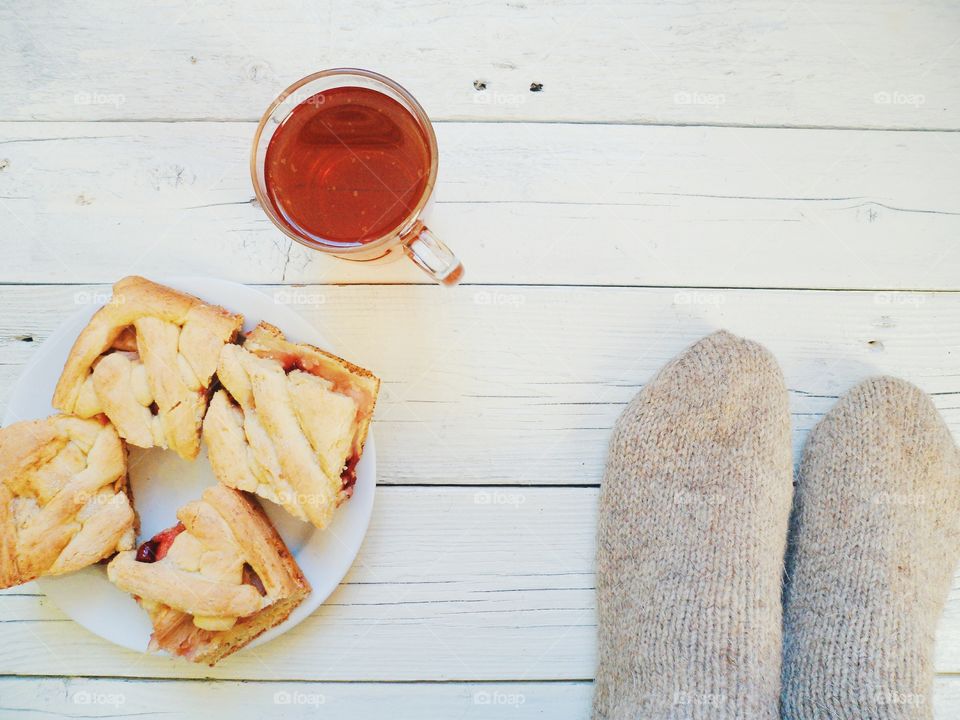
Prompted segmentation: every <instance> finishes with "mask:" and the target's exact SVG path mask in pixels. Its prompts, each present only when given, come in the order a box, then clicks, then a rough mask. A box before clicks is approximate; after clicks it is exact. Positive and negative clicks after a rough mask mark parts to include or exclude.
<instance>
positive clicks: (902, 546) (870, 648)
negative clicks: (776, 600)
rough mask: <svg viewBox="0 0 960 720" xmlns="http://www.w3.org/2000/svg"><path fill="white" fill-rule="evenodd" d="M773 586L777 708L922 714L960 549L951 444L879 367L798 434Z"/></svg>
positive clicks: (906, 387) (959, 473)
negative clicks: (780, 593)
mask: <svg viewBox="0 0 960 720" xmlns="http://www.w3.org/2000/svg"><path fill="white" fill-rule="evenodd" d="M796 492H797V496H796V502H795V507H794V516H793V519H792V521H791V531H790V532H791V534H790V550H789V555H788V561H787V586H786V592H785V595H784V664H783V698H782V717H783V718H785V719H787V720H813V719H814V718H816V719H818V720H819V719H821V718H822V719H823V720H848V719H849V720H894V719H896V720H908V719H909V720H917V719H919V718H930V717H931V713H932V708H931V706H930V692H931V684H932V680H933V666H932V662H933V658H932V651H933V641H934V633H935V631H936V626H937V621H938V619H939V617H940V613H941V610H942V609H943V604H944V602H945V600H946V597H947V592H948V591H949V588H950V582H951V578H952V575H953V570H954V567H955V566H956V562H957V557H958V551H960V457H958V451H957V448H956V445H955V444H954V442H953V439H952V437H951V436H950V432H949V430H948V429H947V427H946V425H944V423H943V420H942V419H941V418H940V415H939V414H938V413H937V411H936V409H935V408H934V406H933V403H931V402H930V399H929V398H928V397H927V396H926V395H925V394H924V393H923V392H921V391H920V390H918V389H917V388H915V387H914V386H912V385H910V384H909V383H906V382H904V381H902V380H896V379H893V378H886V377H878V378H872V379H870V380H867V381H866V382H864V383H862V384H860V385H858V386H857V387H856V388H854V389H853V390H852V391H850V392H849V393H848V394H847V395H845V396H844V397H842V398H841V399H840V400H839V402H837V404H836V406H835V407H834V408H833V410H831V411H830V412H829V413H828V414H827V416H826V417H824V418H823V420H821V421H820V423H819V424H818V425H817V426H816V428H814V430H813V431H812V432H811V433H810V437H809V438H808V440H807V444H806V447H805V448H804V452H803V459H802V462H801V466H800V472H799V475H798V479H797V491H796Z"/></svg>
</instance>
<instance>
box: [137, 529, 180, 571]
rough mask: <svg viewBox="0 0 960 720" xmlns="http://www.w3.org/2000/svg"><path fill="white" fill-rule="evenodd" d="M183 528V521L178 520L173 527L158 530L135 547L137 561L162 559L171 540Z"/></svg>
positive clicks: (168, 548)
mask: <svg viewBox="0 0 960 720" xmlns="http://www.w3.org/2000/svg"><path fill="white" fill-rule="evenodd" d="M185 529H186V528H184V527H183V523H179V522H178V523H177V524H176V525H174V526H173V527H170V528H167V529H166V530H161V531H160V532H158V533H157V534H156V535H154V536H153V537H152V538H150V539H149V540H147V541H146V542H145V543H143V544H142V545H141V546H140V547H139V548H137V562H145V563H152V562H156V561H157V560H163V558H164V556H166V554H167V551H168V550H170V546H171V545H173V541H174V540H176V539H177V535H179V534H180V533H182V532H183V531H184V530H185Z"/></svg>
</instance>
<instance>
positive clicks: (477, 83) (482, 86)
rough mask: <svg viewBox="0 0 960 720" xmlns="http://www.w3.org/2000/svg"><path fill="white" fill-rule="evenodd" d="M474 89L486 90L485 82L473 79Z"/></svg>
mask: <svg viewBox="0 0 960 720" xmlns="http://www.w3.org/2000/svg"><path fill="white" fill-rule="evenodd" d="M473 89H474V90H486V89H487V84H486V83H485V82H484V81H483V80H474V81H473Z"/></svg>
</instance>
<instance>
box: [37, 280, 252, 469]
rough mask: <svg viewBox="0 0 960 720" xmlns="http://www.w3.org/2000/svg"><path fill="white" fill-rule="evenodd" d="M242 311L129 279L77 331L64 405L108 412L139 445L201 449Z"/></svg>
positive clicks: (60, 387)
mask: <svg viewBox="0 0 960 720" xmlns="http://www.w3.org/2000/svg"><path fill="white" fill-rule="evenodd" d="M242 325H243V317H242V316H241V315H234V314H232V313H230V312H228V311H226V310H224V309H223V308H221V307H217V306H214V305H207V304H206V303H204V302H202V301H201V300H198V299H197V298H195V297H193V296H191V295H187V294H185V293H181V292H178V291H176V290H172V289H171V288H168V287H164V286H163V285H158V284H156V283H153V282H150V281H149V280H146V279H144V278H142V277H136V276H131V277H126V278H123V279H122V280H120V281H119V282H118V283H117V284H116V285H114V286H113V297H112V298H111V299H110V302H109V303H107V304H106V305H105V306H104V307H102V308H101V309H100V310H98V311H97V313H96V314H95V315H94V316H93V318H91V320H90V322H89V323H88V324H87V326H86V327H85V328H84V329H83V332H81V333H80V335H79V337H77V340H76V342H75V343H74V345H73V349H72V350H71V351H70V356H69V357H68V358H67V362H66V365H64V368H63V373H62V374H61V376H60V381H59V382H58V383H57V389H56V391H55V392H54V395H53V405H54V407H56V408H57V409H59V410H62V411H64V412H66V413H71V414H74V415H79V416H80V417H85V418H88V417H93V416H94V415H98V414H100V413H103V414H104V415H106V416H107V417H108V418H109V419H110V421H111V422H112V423H113V424H114V425H115V426H116V428H117V432H119V434H120V437H122V438H124V439H125V440H126V441H127V442H129V443H130V444H131V445H136V446H137V447H143V448H149V447H162V448H170V449H172V450H175V451H176V452H177V454H178V455H180V456H181V457H183V458H185V459H187V460H191V459H193V458H195V457H196V456H197V453H198V452H199V451H200V428H201V424H202V422H203V415H204V413H205V412H206V409H207V401H208V399H209V390H210V385H211V383H212V378H213V374H214V372H215V371H216V369H217V360H218V358H219V357H220V349H221V348H222V347H223V346H224V344H226V343H230V342H233V340H234V339H235V338H236V336H237V333H238V332H239V331H240V328H241V326H242Z"/></svg>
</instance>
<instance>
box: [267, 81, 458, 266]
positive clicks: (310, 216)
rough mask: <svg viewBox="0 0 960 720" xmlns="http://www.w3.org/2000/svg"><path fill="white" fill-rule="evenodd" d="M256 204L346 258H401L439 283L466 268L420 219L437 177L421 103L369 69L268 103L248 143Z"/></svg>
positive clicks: (287, 228) (298, 236)
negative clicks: (250, 143)
mask: <svg viewBox="0 0 960 720" xmlns="http://www.w3.org/2000/svg"><path fill="white" fill-rule="evenodd" d="M250 174H251V177H252V179H253V187H254V191H255V192H256V196H257V200H258V201H259V203H260V207H262V208H263V210H264V212H266V214H267V216H268V217H269V218H270V219H271V220H272V221H273V223H274V224H275V225H276V226H277V227H278V228H279V229H280V230H281V231H283V232H284V233H285V234H286V235H288V236H289V237H291V238H292V239H294V240H296V241H297V242H298V243H301V244H302V245H306V246H307V247H309V248H313V249H314V250H320V251H322V252H325V253H330V254H331V255H334V256H336V257H339V258H343V259H346V260H360V261H372V260H381V259H385V258H388V257H390V258H392V257H397V256H399V254H401V253H403V254H406V255H407V257H409V258H410V259H411V260H413V262H415V263H416V264H417V265H418V266H419V267H420V268H421V269H422V270H423V271H424V272H426V273H427V274H428V275H430V277H432V278H433V279H434V280H435V281H437V282H438V283H441V284H444V285H455V284H456V283H458V282H459V281H460V280H461V278H462V277H463V272H464V270H463V265H462V264H461V263H460V261H459V260H458V259H457V258H456V256H454V254H453V253H452V252H451V251H450V249H449V248H448V247H447V246H446V245H445V244H444V243H443V242H442V241H441V240H440V239H439V238H438V237H437V236H436V235H434V234H433V233H432V232H431V231H430V230H429V229H428V228H427V227H426V225H424V223H423V221H422V220H421V219H420V216H421V214H422V213H423V211H424V208H425V207H426V206H427V202H428V200H429V199H430V195H431V194H432V192H433V186H434V184H435V183H436V179H437V138H436V135H435V134H434V132H433V126H432V125H431V124H430V120H429V118H427V115H426V113H425V112H424V110H423V108H422V107H421V106H420V104H419V103H418V102H417V101H416V100H415V99H414V98H413V96H412V95H411V94H410V93H408V92H407V91H406V90H404V89H403V88H402V87H401V86H400V85H398V84H397V83H395V82H393V81H392V80H390V79H389V78H386V77H384V76H383V75H379V74H377V73H374V72H370V71H368V70H358V69H355V68H338V69H334V70H323V71H322V72H318V73H314V74H313V75H309V76H307V77H305V78H303V79H302V80H298V81H297V82H295V83H294V84H293V85H291V86H290V87H288V88H287V89H286V90H284V91H283V93H281V94H280V96H279V97H278V98H277V99H276V100H274V101H273V103H271V105H270V107H268V108H267V111H266V112H265V113H264V115H263V118H261V120H260V124H259V125H258V126H257V132H256V135H255V136H254V140H253V149H252V152H251V154H250Z"/></svg>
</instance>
